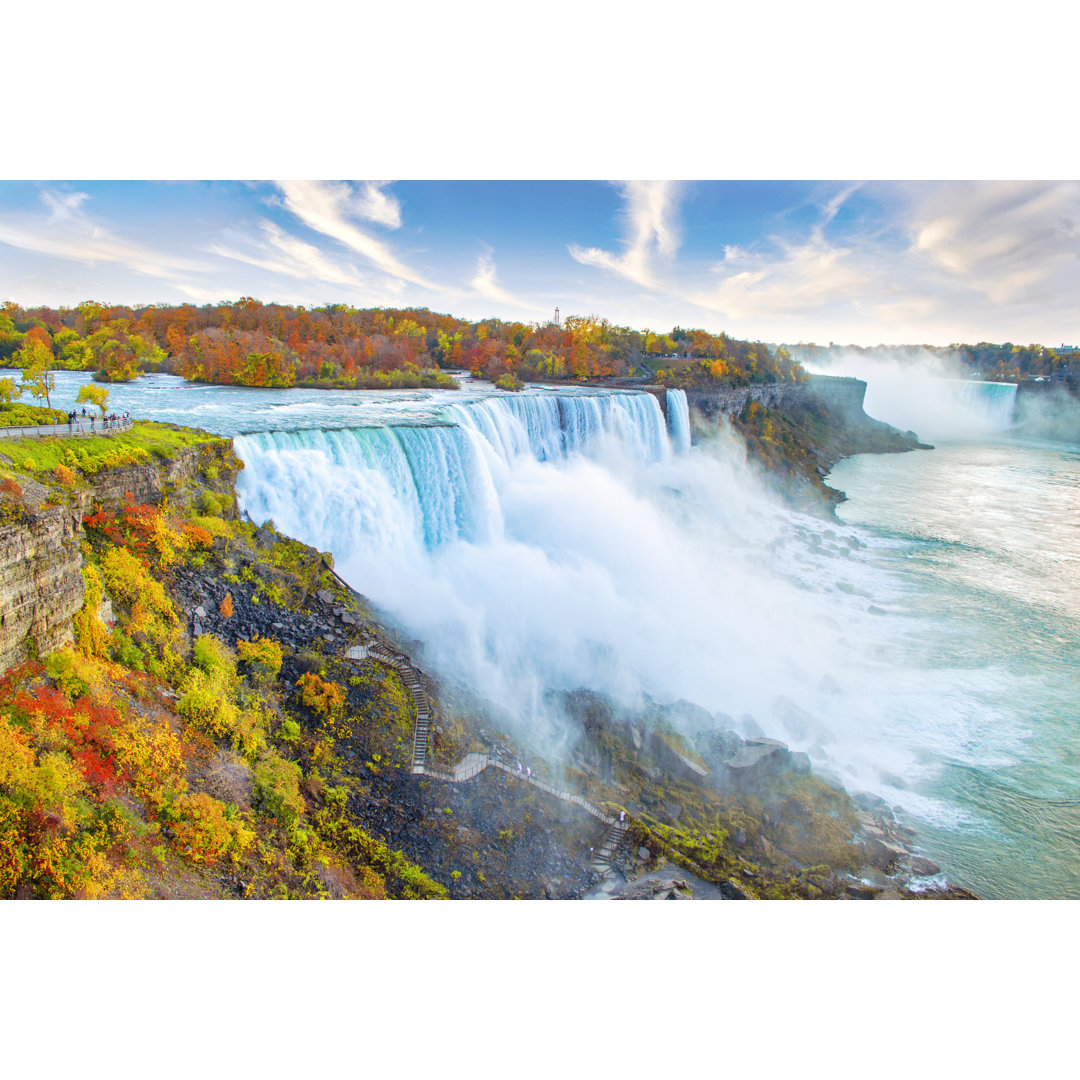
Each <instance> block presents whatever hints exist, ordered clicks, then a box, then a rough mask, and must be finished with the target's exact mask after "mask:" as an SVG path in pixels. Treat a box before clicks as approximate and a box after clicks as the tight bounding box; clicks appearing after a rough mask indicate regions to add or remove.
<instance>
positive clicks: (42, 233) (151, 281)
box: [0, 180, 1080, 346]
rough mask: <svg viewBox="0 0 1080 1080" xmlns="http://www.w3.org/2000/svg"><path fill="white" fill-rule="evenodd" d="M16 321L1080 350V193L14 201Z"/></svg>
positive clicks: (703, 190)
mask: <svg viewBox="0 0 1080 1080" xmlns="http://www.w3.org/2000/svg"><path fill="white" fill-rule="evenodd" d="M0 253H2V256H3V259H2V267H3V274H2V276H0V299H3V300H12V301H15V302H16V303H19V304H22V305H23V306H26V307H31V306H38V305H46V306H52V307H60V306H73V305H74V304H77V303H79V302H81V301H83V300H88V299H94V300H101V301H106V302H109V303H114V304H128V305H138V304H155V303H165V304H178V303H186V302H192V303H196V304H204V303H216V302H219V301H227V300H235V299H238V298H239V297H241V296H254V297H256V298H257V299H259V300H261V301H264V302H279V303H293V304H304V305H306V306H319V305H322V304H327V303H345V304H349V305H351V306H355V307H404V306H420V307H427V308H430V309H432V310H435V311H445V312H448V313H450V314H453V315H456V316H460V317H463V318H469V319H480V318H484V317H488V316H496V317H499V318H501V319H505V320H521V321H524V322H542V321H545V320H547V319H549V318H551V316H552V314H553V312H554V309H555V308H556V307H558V308H560V310H561V313H562V315H563V316H564V317H565V316H566V315H569V314H581V315H586V314H595V315H598V316H601V317H604V318H607V319H609V320H610V321H611V322H613V323H616V324H620V325H629V326H633V327H636V328H639V329H640V328H644V327H649V328H651V329H668V328H670V327H671V326H675V325H681V326H684V327H702V328H704V329H706V330H709V331H711V332H714V333H717V332H720V331H724V332H726V333H728V334H730V335H732V336H734V337H738V338H745V339H749V340H761V341H770V342H792V343H793V342H810V341H815V342H817V343H819V344H828V343H829V342H836V343H837V344H857V345H872V344H878V343H886V344H930V345H948V344H950V343H955V342H969V343H975V342H977V341H993V342H1004V341H1012V342H1015V343H1018V344H1032V343H1038V344H1043V345H1048V346H1054V345H1058V344H1062V343H1068V344H1075V343H1076V339H1077V338H1080V313H1078V312H1077V311H1076V308H1075V304H1074V298H1075V296H1076V295H1077V293H1078V291H1080V261H1078V260H1077V254H1078V253H1080V184H1078V183H1077V182H1075V181H1069V180H1054V181H986V180H982V181H948V182H944V181H943V182H929V181H927V182H915V181H896V182H888V181H870V182H865V183H858V182H827V181H794V180H774V181H749V180H742V181H698V182H684V181H671V180H651V181H624V182H610V183H609V182H603V181H577V180H574V181H555V180H544V181H527V180H514V181H462V180H456V181H433V180H419V181H398V182H392V181H385V180H369V181H281V182H276V183H270V182H219V181H207V182H196V181H183V182H160V181H158V182H151V181H120V182H113V181H93V182H86V183H77V182H55V183H48V182H33V181H5V182H3V183H0Z"/></svg>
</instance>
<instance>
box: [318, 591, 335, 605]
mask: <svg viewBox="0 0 1080 1080" xmlns="http://www.w3.org/2000/svg"><path fill="white" fill-rule="evenodd" d="M315 595H316V596H317V597H318V598H319V599H320V600H321V601H322V602H323V603H324V604H332V603H333V602H334V594H333V593H332V592H331V591H330V590H329V589H317V590H316V592H315Z"/></svg>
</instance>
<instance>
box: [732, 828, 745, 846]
mask: <svg viewBox="0 0 1080 1080" xmlns="http://www.w3.org/2000/svg"><path fill="white" fill-rule="evenodd" d="M731 839H732V840H733V841H734V842H735V844H736V845H738V846H739V847H743V846H744V845H745V843H746V832H745V831H744V830H743V829H742V828H738V829H736V830H735V835H734V836H732V838H731Z"/></svg>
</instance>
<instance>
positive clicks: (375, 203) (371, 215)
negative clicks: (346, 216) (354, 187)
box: [352, 180, 401, 229]
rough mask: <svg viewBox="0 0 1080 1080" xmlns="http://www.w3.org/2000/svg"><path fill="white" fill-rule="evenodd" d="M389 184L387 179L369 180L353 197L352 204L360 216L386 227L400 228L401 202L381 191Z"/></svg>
mask: <svg viewBox="0 0 1080 1080" xmlns="http://www.w3.org/2000/svg"><path fill="white" fill-rule="evenodd" d="M389 184H390V181H389V180H369V181H368V182H367V183H366V184H364V186H363V187H362V188H361V189H360V191H359V192H358V193H357V195H356V196H355V197H354V198H353V202H352V205H353V209H354V210H355V212H356V213H357V214H359V215H360V217H362V218H365V219H366V220H368V221H374V222H375V223H376V224H377V225H385V226H386V227H387V228H388V229H400V228H401V203H399V202H398V201H397V199H396V198H395V197H394V196H393V195H387V194H386V192H384V191H383V188H384V187H387V186H388V185H389Z"/></svg>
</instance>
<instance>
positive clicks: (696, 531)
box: [53, 372, 1080, 898]
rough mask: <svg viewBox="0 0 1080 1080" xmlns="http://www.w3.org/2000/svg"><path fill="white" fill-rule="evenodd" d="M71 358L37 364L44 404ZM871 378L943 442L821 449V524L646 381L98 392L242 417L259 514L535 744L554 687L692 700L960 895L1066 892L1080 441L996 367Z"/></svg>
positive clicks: (1074, 739)
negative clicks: (922, 855)
mask: <svg viewBox="0 0 1080 1080" xmlns="http://www.w3.org/2000/svg"><path fill="white" fill-rule="evenodd" d="M86 381H87V377H86V376H85V375H83V374H81V373H72V372H60V373H57V390H56V392H55V393H54V395H53V404H54V406H57V407H59V408H69V407H71V406H72V405H73V404H74V399H75V394H76V392H77V390H78V387H79V386H81V385H82V384H83V383H84V382H86ZM874 389H875V386H874V383H873V381H871V388H870V392H868V395H867V411H868V412H869V413H870V414H871V415H874V416H876V417H877V418H879V419H884V420H886V421H888V422H891V423H894V424H896V425H897V426H900V427H902V428H905V429H907V428H913V429H914V430H916V431H918V433H919V435H920V436H921V437H922V438H924V439H929V440H930V441H934V442H935V445H936V447H937V448H936V449H935V450H933V451H918V452H913V453H908V454H898V455H883V456H876V455H874V456H871V455H861V456H857V457H854V458H851V459H849V460H847V461H844V462H842V463H840V464H839V465H838V466H837V467H836V468H835V469H834V471H833V473H832V476H831V477H830V480H829V482H830V483H832V484H833V485H834V486H836V487H839V488H842V489H843V490H845V491H846V492H847V494H848V496H849V500H848V501H847V502H846V503H844V504H842V505H841V507H840V508H839V512H838V514H839V519H840V520H839V521H838V522H836V523H828V522H824V521H821V520H818V519H815V518H810V517H806V516H804V515H800V514H797V513H794V512H792V511H791V510H789V509H787V508H785V507H783V506H781V505H780V504H779V503H778V502H776V501H775V499H774V498H773V497H772V496H770V495H768V494H767V493H766V492H765V491H764V489H763V488H762V487H761V486H760V485H758V483H757V482H756V480H755V479H754V477H753V476H752V475H751V474H750V473H749V471H748V470H747V468H746V466H745V464H744V463H743V461H742V452H741V448H740V447H739V446H738V444H737V443H736V442H735V440H734V439H733V438H731V437H729V436H726V435H724V433H722V432H721V433H720V434H719V435H718V436H717V437H716V438H714V439H709V440H704V441H702V442H700V443H696V444H695V445H693V446H692V447H691V446H690V445H689V442H688V439H687V431H688V429H687V428H686V418H685V412H684V410H683V409H682V408H681V407H680V402H679V400H678V397H677V396H676V398H675V399H674V400H673V401H672V402H671V403H670V408H669V413H670V414H671V416H672V417H673V418H674V423H673V424H672V429H671V431H668V429H667V426H666V425H665V424H664V421H663V416H662V414H661V412H660V409H659V406H658V404H657V403H656V401H655V400H654V399H653V398H651V397H649V396H648V395H641V394H625V393H617V392H603V391H584V390H578V391H569V392H568V391H566V390H563V389H560V390H558V391H552V390H546V389H540V388H536V389H530V390H529V391H527V392H526V393H525V394H523V395H506V394H500V393H498V392H495V391H493V390H492V389H491V388H490V387H488V386H487V385H486V384H479V385H475V384H471V383H468V382H467V381H466V384H465V386H464V387H463V389H462V391H460V392H446V391H393V392H349V391H312V390H286V391H263V390H246V389H236V388H227V387H210V386H198V385H193V384H186V383H184V382H183V381H182V380H180V379H177V378H174V377H170V376H146V377H143V378H141V379H139V380H137V381H136V382H135V383H133V384H129V385H124V386H116V387H113V388H112V399H111V405H110V408H111V409H115V410H116V411H124V410H127V411H130V412H131V414H132V415H133V416H135V417H145V418H147V419H154V420H163V421H170V422H173V423H182V424H187V425H190V426H196V427H201V428H204V429H206V430H208V431H212V432H215V433H217V434H222V435H228V436H234V437H236V448H237V452H238V453H239V454H240V456H241V457H242V458H243V459H244V461H245V465H246V468H245V470H244V472H243V473H242V474H241V476H240V480H239V482H238V490H239V493H240V498H241V503H242V506H243V507H244V508H245V509H246V510H247V511H248V512H249V513H250V514H251V515H252V517H253V518H254V519H255V520H256V521H263V520H265V519H267V518H272V519H273V520H274V522H275V524H276V525H277V526H278V527H279V528H280V529H281V530H282V531H284V532H286V533H289V534H291V535H294V536H297V537H298V538H300V539H302V540H304V541H305V542H307V543H311V544H314V545H316V546H318V547H320V548H323V549H324V550H330V551H331V552H333V554H334V557H335V560H336V565H337V567H338V569H339V571H340V572H341V573H342V574H343V576H344V577H345V578H346V579H347V580H349V582H350V583H351V584H352V585H354V586H355V587H356V588H357V589H358V590H359V591H360V592H363V593H365V594H366V595H367V596H369V597H370V598H371V599H372V600H373V601H374V602H375V603H376V604H377V605H379V606H380V607H381V608H382V609H383V610H385V611H386V612H387V613H388V614H390V615H391V616H392V617H393V618H394V619H395V620H396V621H397V622H398V623H399V624H400V625H401V627H402V628H403V630H404V631H405V632H406V633H407V634H409V635H411V636H413V637H415V638H416V639H418V640H420V641H422V642H424V647H425V655H424V658H423V659H424V662H425V663H426V664H428V665H429V666H431V667H432V668H433V669H434V670H436V671H439V672H443V673H446V674H450V675H452V676H453V677H454V678H457V679H460V680H462V681H463V682H465V683H467V684H468V685H470V686H471V687H472V688H473V689H474V690H475V691H476V692H477V693H479V694H481V695H482V696H483V697H485V698H487V699H489V700H490V701H492V702H493V703H495V705H496V706H498V707H500V708H502V709H503V710H505V712H506V715H507V716H508V717H510V718H511V722H513V723H516V724H518V725H519V726H520V728H521V730H522V731H523V732H525V733H528V734H529V735H530V736H531V737H533V738H534V739H535V740H537V742H538V745H546V746H548V747H550V748H551V751H552V752H553V753H557V752H558V749H559V742H560V738H561V730H562V729H561V725H562V724H563V720H562V718H561V716H560V715H559V714H558V713H557V712H554V711H553V710H552V708H551V706H550V704H549V699H548V698H547V697H546V691H547V690H549V689H571V688H574V687H576V686H581V685H586V686H591V687H593V688H595V689H598V690H602V691H604V692H607V693H611V694H613V695H615V696H617V697H619V698H621V699H623V700H626V701H628V702H640V701H641V700H643V698H644V697H645V696H646V695H648V696H649V697H651V698H653V699H655V700H660V701H674V700H678V699H686V700H689V701H692V702H694V703H696V704H698V705H701V706H702V707H704V708H705V709H708V710H709V711H710V712H713V713H717V712H719V713H722V714H724V715H723V716H722V717H721V718H720V719H719V720H718V721H716V722H718V723H723V724H727V725H730V726H732V727H734V728H735V729H736V730H738V731H740V732H742V733H744V734H745V733H748V732H752V731H756V730H758V729H761V730H764V731H765V732H766V733H767V734H769V735H771V736H775V737H777V738H781V739H784V740H785V741H786V742H788V743H789V745H791V746H792V748H793V749H798V750H805V751H806V752H808V753H809V754H810V756H811V758H812V760H813V762H814V767H815V769H816V770H817V771H819V772H823V773H825V774H831V775H833V776H835V777H836V778H837V779H838V780H840V781H841V782H842V783H843V784H844V785H845V786H846V787H847V788H848V790H849V791H852V792H855V791H859V790H864V791H870V792H873V793H876V794H879V795H881V796H882V797H884V798H885V799H887V801H888V802H889V803H890V805H892V806H894V807H896V808H897V814H898V816H899V817H900V818H901V820H904V821H906V822H907V823H909V824H910V825H912V826H913V827H914V828H915V829H916V830H917V831H918V834H919V841H918V842H919V844H920V845H921V846H922V847H923V848H924V849H925V852H926V854H928V855H929V856H930V857H931V858H933V859H934V860H935V861H936V862H938V863H939V864H940V865H941V867H942V869H943V870H944V871H945V872H946V873H947V874H948V876H949V878H950V879H951V880H953V881H955V882H957V883H959V884H962V885H965V886H967V887H968V888H971V889H972V890H973V891H975V892H976V893H977V894H978V895H980V896H984V897H1031V898H1034V897H1073V898H1075V897H1080V842H1078V837H1080V799H1078V798H1077V792H1078V791H1080V784H1078V781H1080V725H1078V723H1077V716H1076V702H1077V701H1080V666H1078V664H1077V660H1076V649H1075V645H1076V641H1077V632H1078V630H1080V618H1078V614H1077V613H1078V612H1080V523H1078V518H1077V515H1076V513H1075V507H1076V503H1077V491H1078V487H1080V446H1078V445H1076V444H1068V443H1049V442H1040V441H1038V440H1034V439H1031V438H1026V439H1022V438H1019V437H1016V436H1014V435H1012V434H1010V432H1009V409H1010V408H1011V398H1010V392H1009V391H1008V390H1003V389H1001V388H997V387H989V388H987V390H986V391H985V392H983V391H981V390H980V389H978V388H975V389H972V388H970V387H957V386H947V385H945V384H944V383H940V384H939V385H938V386H937V387H936V388H932V391H931V392H930V393H929V397H926V399H925V400H926V401H927V402H931V400H932V405H933V413H932V417H931V414H930V413H929V412H926V413H924V414H923V415H921V416H920V415H919V414H918V410H917V409H916V410H914V411H913V410H912V405H911V402H907V403H906V404H904V405H903V406H901V404H900V402H899V399H898V398H896V397H895V395H894V396H893V397H892V398H890V397H889V396H888V394H886V395H885V396H883V397H879V399H878V400H877V401H875V398H874ZM1006 399H1009V400H1006ZM905 410H906V411H905ZM950 417H951V419H950ZM920 422H921V423H922V425H923V426H922V427H920V426H919V424H920ZM924 428H925V430H924Z"/></svg>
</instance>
